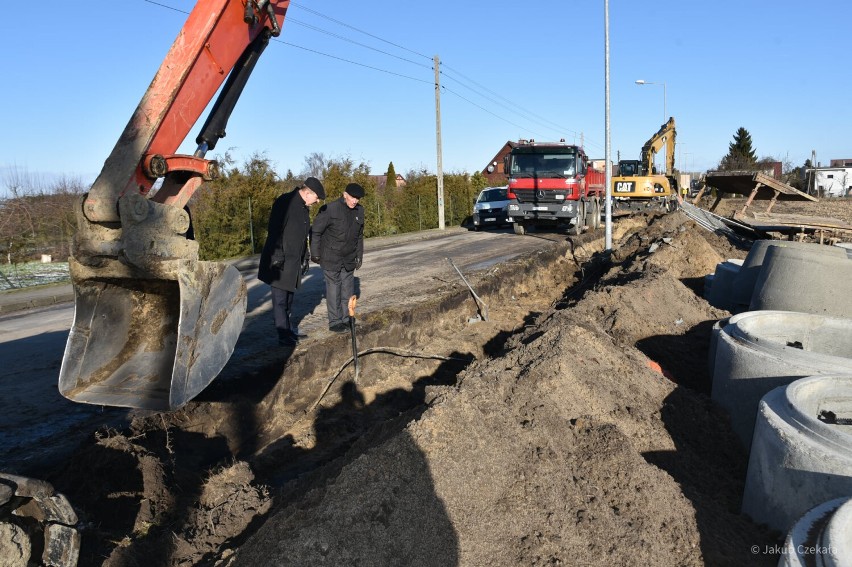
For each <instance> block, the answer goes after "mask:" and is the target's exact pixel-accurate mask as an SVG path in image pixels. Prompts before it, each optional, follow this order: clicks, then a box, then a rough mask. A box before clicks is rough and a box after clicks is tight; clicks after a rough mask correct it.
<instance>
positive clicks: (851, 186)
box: [808, 167, 852, 197]
mask: <svg viewBox="0 0 852 567" xmlns="http://www.w3.org/2000/svg"><path fill="white" fill-rule="evenodd" d="M808 174H809V177H810V179H812V181H811V184H810V189H811V191H810V192H811V193H812V194H814V195H816V196H817V197H849V196H852V167H818V168H815V169H809V170H808Z"/></svg>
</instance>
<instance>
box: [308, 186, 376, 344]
mask: <svg viewBox="0 0 852 567" xmlns="http://www.w3.org/2000/svg"><path fill="white" fill-rule="evenodd" d="M363 197H364V188H363V187H361V186H360V185H358V184H357V183H350V184H349V185H347V186H346V189H345V190H344V192H343V196H341V197H340V198H339V199H337V200H336V201H332V202H331V203H328V204H327V205H323V207H322V208H321V209H320V210H319V213H317V216H316V218H315V219H314V225H313V227H312V228H311V261H312V262H314V263H315V264H319V265H320V266H322V273H323V276H324V277H325V302H326V306H327V307H328V328H329V329H330V330H332V331H334V332H337V333H342V332H345V331H346V330H347V329H349V313H348V304H349V298H350V297H352V295H354V294H355V276H354V271H355V270H357V269H358V268H360V267H361V261H362V260H363V258H364V207H362V206H361V205H359V204H358V201H360V200H361V199H362V198H363Z"/></svg>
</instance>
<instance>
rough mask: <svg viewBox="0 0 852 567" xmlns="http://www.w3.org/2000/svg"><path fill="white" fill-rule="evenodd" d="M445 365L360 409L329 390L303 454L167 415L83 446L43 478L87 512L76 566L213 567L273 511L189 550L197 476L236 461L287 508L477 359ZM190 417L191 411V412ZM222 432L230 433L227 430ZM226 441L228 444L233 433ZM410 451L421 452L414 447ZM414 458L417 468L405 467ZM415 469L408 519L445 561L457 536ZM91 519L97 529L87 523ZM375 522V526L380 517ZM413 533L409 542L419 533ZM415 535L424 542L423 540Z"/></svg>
mask: <svg viewBox="0 0 852 567" xmlns="http://www.w3.org/2000/svg"><path fill="white" fill-rule="evenodd" d="M448 358H449V359H450V360H447V361H444V362H442V363H441V364H440V365H438V367H437V369H436V370H434V372H432V373H430V374H427V375H423V376H420V377H419V378H417V379H416V380H414V381H413V383H412V386H411V389H407V388H397V389H393V390H389V391H387V392H384V393H382V394H379V395H377V396H376V397H375V398H374V399H373V400H372V401H371V402H370V403H366V402H365V396H364V393H363V391H362V389H360V388H359V386H358V385H357V384H356V383H355V382H353V381H351V380H348V381H345V382H343V383H342V384H340V386H339V387H338V388H336V389H332V390H331V391H330V392H329V396H328V398H329V399H328V403H329V405H328V406H322V405H321V406H320V407H319V409H318V411H316V412H315V414H314V416H315V417H314V421H313V424H312V430H313V433H312V436H313V444H312V446H310V448H308V449H305V448H304V446H305V443H304V440H302V441H303V442H302V443H301V446H297V445H296V444H295V440H294V438H293V437H292V436H289V435H288V436H285V437H283V438H281V439H279V440H278V441H276V442H274V443H273V444H272V445H270V446H268V447H266V448H265V449H264V450H263V451H262V452H261V453H260V454H258V455H254V454H253V449H254V446H253V445H252V444H251V443H245V444H244V445H243V446H241V447H231V446H229V442H228V441H227V440H226V437H224V436H216V435H213V436H211V435H206V434H203V433H199V432H192V431H188V430H186V429H182V428H181V427H180V426H179V424H176V423H167V422H166V418H167V417H168V419H169V420H170V421H171V420H174V419H177V420H178V421H180V420H181V418H180V417H179V416H178V415H177V414H175V415H168V416H167V415H166V414H153V415H148V416H146V417H140V418H137V419H135V420H134V422H133V424H132V425H131V428H130V430H129V431H122V432H119V431H115V430H103V431H101V432H99V434H98V435H97V437H98V439H97V442H96V443H95V444H92V443H84V444H83V445H82V446H81V448H80V449H79V450H78V451H77V452H76V453H75V454H74V456H73V457H72V458H71V459H69V461H68V462H67V464H66V465H65V466H64V467H63V468H62V469H61V470H59V471H57V473H56V474H55V475H53V478H50V479H49V480H50V481H51V482H52V483H53V484H54V485H55V486H56V487H57V490H59V491H61V492H62V493H64V494H66V495H67V496H68V497H69V499H70V500H71V501H72V502H74V504H75V507H76V508H77V509H79V510H81V511H84V512H82V513H81V521H82V523H83V525H85V526H86V528H85V531H84V534H83V545H82V547H81V552H80V560H79V565H80V567H87V566H95V565H102V564H103V561H104V558H106V557H111V560H114V561H119V562H120V564H128V565H129V564H134V563H133V561H134V559H133V558H141V557H144V558H145V562H144V563H145V564H149V565H177V564H181V562H182V561H189V562H190V563H191V564H193V565H205V564H210V565H212V564H213V562H212V561H213V559H214V558H215V556H216V553H215V552H216V551H217V550H218V548H219V547H221V546H222V545H223V544H224V543H225V542H227V545H228V546H239V545H241V544H242V543H243V542H244V541H245V540H246V539H247V538H248V537H249V536H251V535H252V534H254V533H255V532H256V531H257V530H258V529H259V528H260V526H261V525H263V524H264V522H265V518H266V517H267V513H268V511H269V509H268V506H267V509H266V510H265V511H264V513H262V514H257V510H251V511H248V510H247V511H246V515H245V516H246V517H245V518H244V522H243V524H242V525H238V526H229V525H222V524H217V525H216V529H217V530H219V531H220V532H221V533H220V537H219V538H218V539H211V542H210V544H209V545H207V546H205V545H204V543H203V542H199V541H190V543H191V545H187V544H186V542H185V541H184V540H181V539H180V538H179V537H176V536H175V534H176V533H185V532H184V530H185V528H186V526H187V525H193V520H194V518H195V517H197V516H198V515H199V502H200V501H203V497H202V494H203V493H204V491H205V483H206V482H207V481H208V480H209V479H205V478H203V476H202V474H200V473H201V472H202V471H212V470H215V469H216V468H217V467H227V466H228V463H232V462H233V461H234V459H244V460H246V461H247V462H249V464H250V466H251V468H252V470H253V471H254V473H255V474H256V477H257V482H258V483H260V484H263V485H267V486H271V487H272V488H273V494H274V504H275V508H276V509H280V508H281V507H285V506H287V505H289V504H291V503H292V502H295V501H297V500H299V499H301V498H303V497H304V492H303V491H301V490H297V489H294V487H296V486H299V485H300V483H301V481H300V479H301V478H302V477H311V473H313V472H314V471H318V470H319V471H320V472H319V473H318V474H320V475H321V476H322V477H324V478H333V477H334V476H336V475H337V474H338V473H339V472H340V470H341V469H342V467H344V466H345V465H346V464H347V463H348V462H351V461H352V460H354V459H356V458H357V457H358V455H360V454H362V453H364V452H365V451H367V450H369V449H370V448H371V447H373V446H375V445H377V444H379V443H381V442H382V441H384V440H386V439H388V438H390V437H392V436H394V435H395V434H397V433H398V432H400V431H402V430H403V429H404V428H405V426H406V425H407V424H408V423H409V422H410V421H412V420H415V419H417V418H418V416H420V415H421V414H422V412H423V411H425V409H426V408H427V407H428V406H429V404H430V403H431V402H432V401H434V400H435V399H436V398H437V397H439V396H441V395H442V393H441V392H442V389H443V388H447V387H452V386H454V385H455V383H456V380H457V376H458V375H459V373H460V372H462V370H464V368H465V367H466V366H467V365H468V364H470V362H471V361H472V360H473V356H472V355H471V354H465V353H458V352H454V353H452V355H450V356H449V357H448ZM393 366H394V363H393V362H389V363H385V364H383V367H384V368H386V369H387V370H388V371H390V370H391V368H392V367H393ZM276 380H277V375H276V376H275V378H272V377H270V378H268V379H267V380H257V381H254V383H253V387H252V388H250V389H247V390H243V391H242V392H240V400H239V402H237V406H238V407H240V408H241V409H242V410H248V409H249V408H251V407H252V404H255V403H257V402H258V400H259V399H261V398H262V396H263V395H264V393H265V392H268V390H269V388H270V386H271V385H272V384H273V383H274V382H275V381H276ZM223 387H224V386H223ZM220 394H221V392H220ZM193 405H194V406H195V407H198V405H197V404H193ZM186 411H187V412H189V413H191V412H192V409H187V410H186ZM236 415H237V414H235V413H231V414H230V416H231V417H230V418H229V419H231V420H233V419H235V418H236ZM252 415H253V414H252V413H251V412H250V411H246V414H245V415H244V416H243V419H242V420H241V421H240V423H239V425H237V426H236V427H237V428H238V429H239V434H238V436H239V438H240V439H242V440H247V439H256V437H257V428H258V427H259V426H260V424H259V423H257V422H255V420H254V419H252V417H251V416H252ZM190 417H191V416H184V419H189V418H190ZM219 425H224V426H225V427H227V428H231V429H233V428H234V427H235V425H234V424H233V423H231V424H219ZM229 439H230V442H232V443H233V439H234V437H233V435H231V436H230V438H229ZM411 451H417V449H416V445H415V444H413V443H412V447H411V450H410V451H409V452H411ZM412 460H413V461H417V459H409V461H412ZM420 462H421V463H422V466H421V467H419V468H420V472H417V471H416V470H413V469H411V470H408V472H407V475H408V477H409V478H410V479H411V478H413V477H417V480H416V483H415V484H414V485H413V486H412V487H410V489H411V490H416V491H417V493H418V496H417V498H418V499H419V502H420V504H419V506H420V508H418V510H416V511H415V510H412V511H411V513H412V514H414V515H416V514H415V512H416V513H419V514H426V515H427V516H429V517H430V524H431V527H432V529H433V532H434V533H433V534H432V535H431V536H429V537H434V538H438V539H437V540H436V542H435V543H440V545H441V546H443V547H442V556H444V557H446V558H450V557H451V556H455V552H454V551H453V550H454V549H456V548H457V545H456V542H455V537H456V536H455V534H454V531H453V529H452V526H451V524H450V522H449V519H448V518H447V516H446V511H445V510H444V508H443V504H442V503H441V502H440V500H439V499H438V498H437V496H435V494H434V489H432V488H431V487H432V483H431V479H430V477H429V472H428V466H427V465H426V462H425V458H423V457H422V456H421V457H420ZM415 468H416V467H415ZM208 474H209V473H208ZM412 475H413V476H412ZM312 481H313V479H309V480H307V481H306V482H307V483H310V482H312ZM288 483H290V485H291V486H289V488H287V485H288ZM282 487H284V488H282ZM424 503H425V504H424ZM240 505H241V504H240V501H239V494H237V495H232V496H231V498H230V502H229V506H232V507H236V508H239V507H240ZM424 505H426V508H423V506H424ZM202 511H203V510H202ZM249 512H250V513H249ZM95 518H96V519H97V524H96V525H95V524H94V523H92V522H91V520H94V519H95ZM413 519H414V518H412V521H413ZM374 520H376V521H379V522H381V514H379V515H377V516H375V518H374ZM412 525H413V526H414V525H416V524H412ZM411 529H417V528H414V527H412V528H411ZM229 530H230V531H229ZM126 534H133V536H132V537H128V536H127V535H126ZM411 535H412V538H413V536H414V535H415V534H413V533H412V534H411ZM184 537H186V536H184ZM418 537H419V540H418V541H421V542H422V540H423V539H424V537H426V536H425V535H423V534H421V535H419V536H418ZM438 540H439V541H438ZM412 541H414V540H413V539H412ZM205 547H206V552H205ZM205 556H207V557H209V558H210V561H211V562H210V563H207V562H206V560H205ZM121 562H125V563H121ZM447 564H454V563H447Z"/></svg>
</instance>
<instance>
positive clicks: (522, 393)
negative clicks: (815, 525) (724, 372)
mask: <svg viewBox="0 0 852 567" xmlns="http://www.w3.org/2000/svg"><path fill="white" fill-rule="evenodd" d="M704 237H705V235H703V234H701V233H698V232H696V230H695V229H694V227H693V226H691V223H687V222H685V221H684V219H683V217H682V216H681V215H670V216H668V217H665V218H664V219H663V220H662V221H660V222H657V223H653V224H651V226H650V227H649V228H648V229H647V230H645V231H642V232H641V233H639V234H636V235H633V236H632V237H630V238H628V240H630V239H634V240H638V241H641V242H640V243H639V245H637V243H636V242H634V243H633V244H632V245H631V244H630V243H629V242H627V243H625V244H626V245H625V246H624V247H623V248H624V250H625V251H632V253H628V254H627V255H626V256H625V257H623V258H621V259H619V258H618V257H617V256H618V255H616V258H615V262H614V264H613V265H612V266H611V268H610V269H609V270H608V271H606V272H605V273H604V274H603V275H602V277H600V279H599V280H598V281H597V283H596V285H594V287H593V288H591V289H588V290H587V291H585V292H583V293H582V296H580V297H578V296H577V295H578V294H576V293H574V292H573V291H572V290H571V291H569V293H568V294H567V296H566V297H565V298H563V300H561V301H559V302H557V303H556V306H555V307H554V308H552V309H550V310H547V311H544V312H542V313H541V314H540V315H539V316H538V317H537V320H536V322H535V324H533V325H530V326H528V327H527V328H526V329H525V330H524V331H523V332H520V333H517V334H515V335H514V336H512V337H511V338H510V339H509V341H508V343H507V344H506V345H505V350H504V352H503V353H501V356H493V357H491V358H488V359H486V360H481V361H477V362H475V363H473V364H471V365H470V366H469V367H468V368H467V369H466V370H465V371H464V372H463V373H462V374H461V375H460V376H459V380H458V383H457V384H455V385H453V386H445V387H442V388H441V391H440V392H437V393H436V394H435V397H434V398H433V400H432V402H431V404H430V407H429V408H428V409H427V410H426V411H424V412H420V411H418V412H416V415H414V416H411V419H407V418H406V417H404V416H403V417H401V418H400V421H401V425H402V424H404V426H401V428H400V429H399V430H398V431H392V432H387V431H385V432H382V431H379V432H374V433H373V435H372V436H370V437H365V438H364V439H362V441H361V442H360V443H358V444H356V445H355V446H353V447H352V448H351V450H350V451H349V453H348V454H347V455H346V457H345V458H344V459H343V460H344V461H345V463H344V464H340V463H338V467H337V468H335V469H334V471H333V472H332V473H330V474H316V475H308V476H307V477H305V478H303V479H299V480H296V481H293V482H292V483H291V484H290V485H289V486H288V487H287V491H286V492H285V495H283V497H282V501H283V502H287V504H286V505H283V506H282V507H281V508H280V509H278V510H277V511H276V512H275V514H274V516H273V517H272V518H270V519H269V520H268V521H267V522H266V523H265V524H264V526H263V527H262V528H261V529H260V530H259V532H258V533H257V534H256V535H255V536H254V537H252V538H251V539H250V540H249V541H248V542H247V543H246V544H244V545H242V546H241V547H240V549H239V550H238V551H237V553H236V555H235V560H234V562H233V565H251V564H257V563H264V564H278V565H320V564H323V565H399V564H404V565H455V564H461V565H473V564H477V565H478V564H488V565H572V564H576V565H620V564H654V565H704V564H710V565H742V564H767V565H769V564H774V563H775V562H776V561H777V558H776V557H770V556H759V555H758V556H756V555H754V554H752V552H751V547H752V546H753V545H756V544H760V545H761V547H762V546H763V545H765V544H770V543H777V541H778V539H777V538H778V537H779V534H770V533H767V532H765V531H763V530H761V529H760V528H759V527H758V526H755V525H753V524H752V523H751V522H749V521H748V520H747V519H746V518H744V517H743V516H741V515H740V514H739V513H738V509H739V503H740V498H741V493H742V483H743V478H744V474H745V465H746V455H745V454H744V453H743V452H742V451H741V450H740V449H739V447H738V445H737V443H736V440H735V438H734V436H733V435H732V433H731V431H730V428H729V426H728V424H727V420H726V418H725V416H724V414H723V413H722V412H720V411H718V410H717V409H716V408H715V407H714V405H713V404H712V403H711V402H710V401H709V399H708V398H707V396H706V395H704V394H702V393H700V392H699V391H697V390H707V389H708V387H707V374H706V369H705V367H706V356H707V347H706V344H707V341H708V340H709V325H710V324H712V322H713V321H715V320H716V319H718V318H719V317H720V316H723V315H724V314H725V313H724V312H720V311H717V310H715V309H713V308H712V307H710V306H709V305H707V303H706V302H704V301H703V300H702V299H700V298H699V297H697V296H696V295H695V293H693V291H692V290H690V289H689V288H688V287H686V285H685V284H684V282H683V281H682V280H684V279H687V280H688V279H690V278H695V277H697V276H699V275H703V274H705V273H707V272H708V271H712V270H709V268H711V267H714V266H715V264H716V263H717V262H719V261H720V260H721V259H722V258H723V256H725V257H730V256H731V253H732V252H733V250H732V249H731V248H730V247H729V245H725V246H722V248H723V249H722V250H720V251H717V249H716V248H715V247H714V246H713V242H710V241H708V240H705V238H704ZM710 240H713V239H712V238H711V239H710ZM653 243H659V244H660V245H661V247H658V248H656V250H657V251H658V252H654V253H650V252H649V250H650V249H651V248H652V247H651V246H650V244H653ZM646 244H647V245H649V246H646ZM717 244H718V243H717ZM720 252H721V254H720ZM737 252H738V253H739V254H740V255H741V256H742V255H744V254H745V251H737ZM657 254H658V255H657ZM685 337H686V338H692V340H691V341H684V340H683V339H684V338H685ZM637 347H639V348H637ZM640 348H642V350H640ZM643 351H645V352H643ZM646 353H651V354H652V356H651V357H649V356H648V355H647V354H646ZM658 354H659V356H657V360H654V356H655V355H658ZM667 376H668V377H667ZM669 377H671V378H672V379H669ZM679 383H684V384H689V387H686V386H682V385H679ZM415 418H416V419H415Z"/></svg>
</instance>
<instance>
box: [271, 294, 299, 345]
mask: <svg viewBox="0 0 852 567" xmlns="http://www.w3.org/2000/svg"><path fill="white" fill-rule="evenodd" d="M294 295H295V294H294V293H293V292H292V291H287V290H286V289H278V288H277V287H273V288H272V315H273V316H274V317H275V328H276V329H278V334H279V335H280V334H281V332H282V331H285V332H286V331H292V329H291V328H290V311H291V309H292V307H293V296H294Z"/></svg>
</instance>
